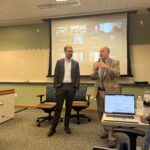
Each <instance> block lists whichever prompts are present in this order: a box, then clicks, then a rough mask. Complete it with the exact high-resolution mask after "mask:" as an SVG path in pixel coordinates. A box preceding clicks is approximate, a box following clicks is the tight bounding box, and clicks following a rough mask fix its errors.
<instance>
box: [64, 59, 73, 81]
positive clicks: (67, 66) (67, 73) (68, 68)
mask: <svg viewBox="0 0 150 150" xmlns="http://www.w3.org/2000/svg"><path fill="white" fill-rule="evenodd" d="M64 60H65V61H64V65H65V70H64V80H63V83H71V59H69V60H68V59H66V58H65V59H64Z"/></svg>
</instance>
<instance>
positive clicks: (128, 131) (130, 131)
mask: <svg viewBox="0 0 150 150" xmlns="http://www.w3.org/2000/svg"><path fill="white" fill-rule="evenodd" d="M113 131H114V132H123V133H125V134H127V135H128V136H130V135H134V136H143V137H144V136H145V132H144V131H142V130H138V129H131V128H123V127H121V128H113Z"/></svg>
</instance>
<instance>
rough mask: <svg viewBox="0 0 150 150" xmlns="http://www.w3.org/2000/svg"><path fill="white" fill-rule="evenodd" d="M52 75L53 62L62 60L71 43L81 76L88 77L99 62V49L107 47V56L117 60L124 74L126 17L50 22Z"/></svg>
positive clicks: (125, 68)
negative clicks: (66, 47) (108, 51)
mask: <svg viewBox="0 0 150 150" xmlns="http://www.w3.org/2000/svg"><path fill="white" fill-rule="evenodd" d="M51 34H52V75H53V74H54V68H55V64H56V61H57V60H58V59H60V58H63V57H64V50H63V48H64V46H65V45H67V44H71V45H72V46H73V49H74V54H73V58H74V59H75V60H77V61H78V62H79V63H80V72H81V75H90V74H91V71H92V66H93V63H94V62H95V61H97V60H98V59H99V49H100V47H103V46H108V47H109V48H110V50H111V53H110V56H111V58H113V59H117V60H120V69H121V74H122V75H126V74H127V15H126V14H119V15H118V14H117V15H105V16H95V17H93V16H92V17H84V18H73V19H60V20H59V19H58V20H52V33H51Z"/></svg>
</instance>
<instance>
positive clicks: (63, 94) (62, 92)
mask: <svg viewBox="0 0 150 150" xmlns="http://www.w3.org/2000/svg"><path fill="white" fill-rule="evenodd" d="M75 91H76V90H75V88H74V87H73V86H72V85H71V84H62V86H60V87H58V88H56V110H55V113H54V118H53V120H52V127H51V129H55V128H56V127H57V125H58V123H59V118H60V115H61V111H62V107H63V103H64V100H65V99H66V111H65V120H64V125H65V127H69V122H70V117H71V108H72V102H73V98H74V95H75Z"/></svg>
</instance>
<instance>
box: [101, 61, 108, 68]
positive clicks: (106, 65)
mask: <svg viewBox="0 0 150 150" xmlns="http://www.w3.org/2000/svg"><path fill="white" fill-rule="evenodd" d="M99 68H102V69H109V65H108V64H105V63H103V62H100V63H99Z"/></svg>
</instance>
